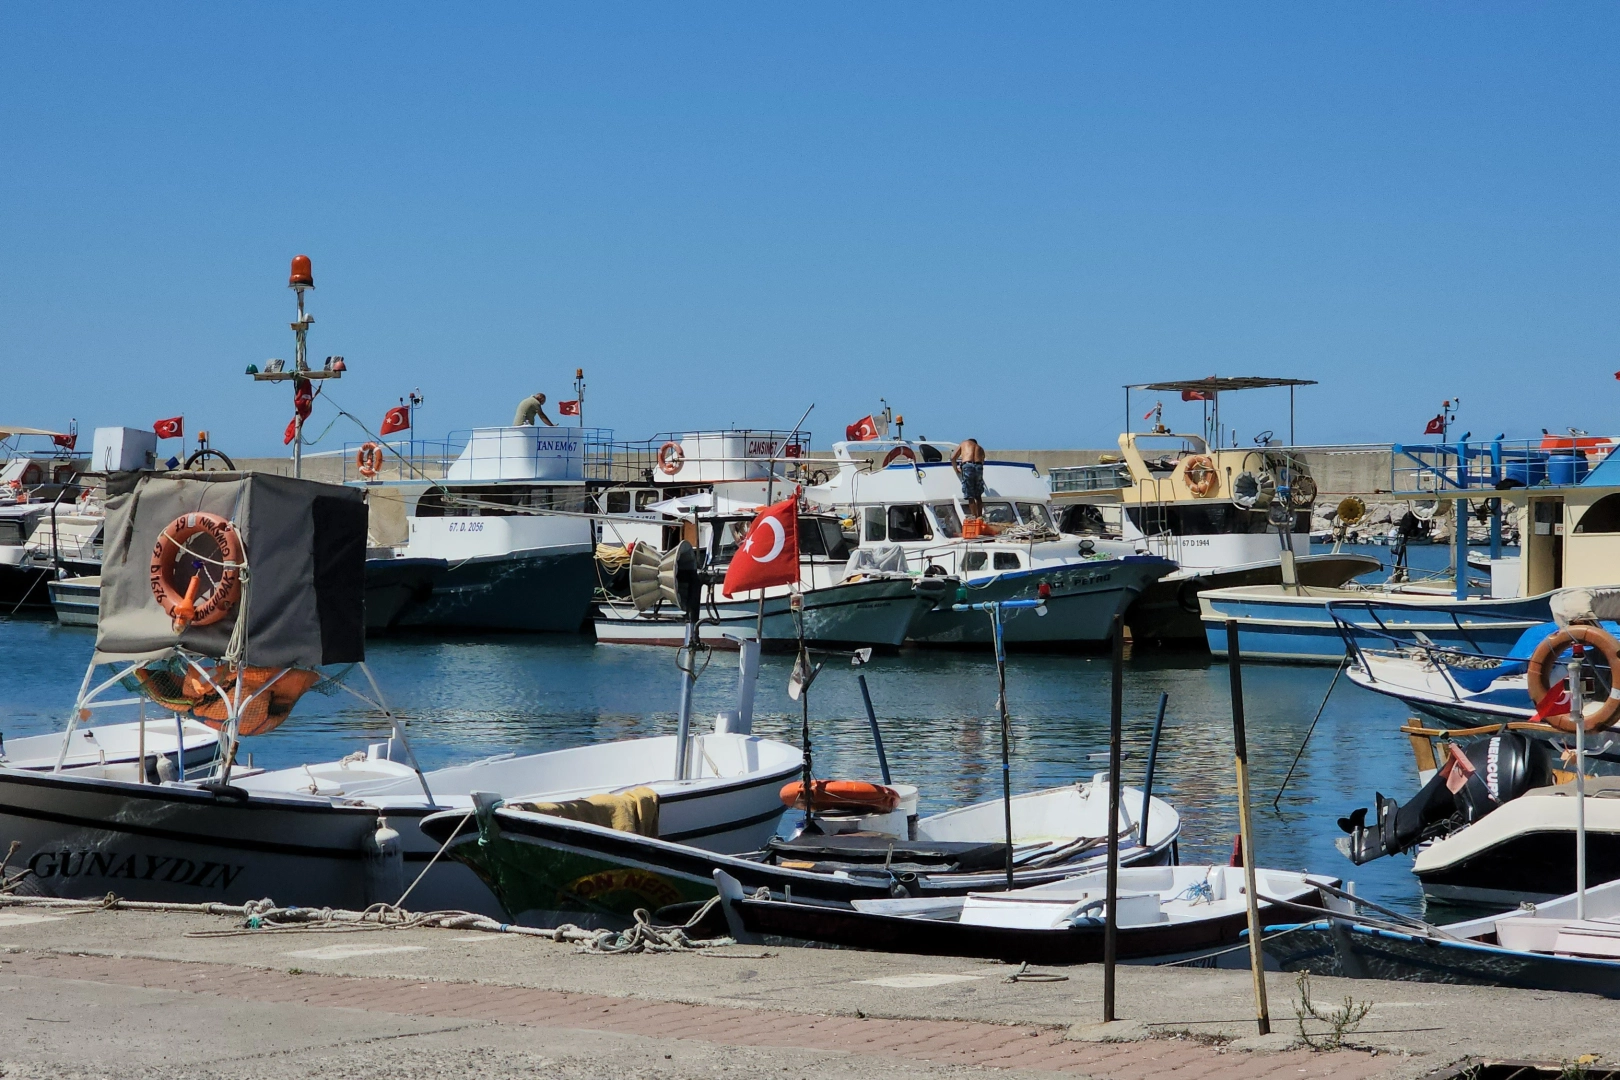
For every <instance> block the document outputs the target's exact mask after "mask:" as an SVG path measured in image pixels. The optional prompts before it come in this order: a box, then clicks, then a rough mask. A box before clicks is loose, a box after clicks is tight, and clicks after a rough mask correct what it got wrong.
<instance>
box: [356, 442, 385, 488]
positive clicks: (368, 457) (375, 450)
mask: <svg viewBox="0 0 1620 1080" xmlns="http://www.w3.org/2000/svg"><path fill="white" fill-rule="evenodd" d="M354 464H355V467H356V468H358V469H359V470H360V475H361V476H363V477H365V478H366V479H367V480H370V479H372V478H373V477H375V476H376V475H377V474H378V473H380V472H382V467H383V453H382V447H381V446H378V445H377V444H376V443H374V442H368V443H365V444H364V445H362V446H361V447H360V449H359V451H358V452H357V453H356V454H355V455H354Z"/></svg>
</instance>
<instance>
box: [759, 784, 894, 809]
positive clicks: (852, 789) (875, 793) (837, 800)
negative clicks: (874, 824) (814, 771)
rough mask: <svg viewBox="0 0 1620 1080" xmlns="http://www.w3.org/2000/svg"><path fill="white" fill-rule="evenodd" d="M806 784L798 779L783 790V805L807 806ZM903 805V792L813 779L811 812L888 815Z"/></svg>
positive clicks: (786, 785) (811, 785)
mask: <svg viewBox="0 0 1620 1080" xmlns="http://www.w3.org/2000/svg"><path fill="white" fill-rule="evenodd" d="M803 793H804V782H803V781H800V780H795V781H793V783H791V784H785V785H783V787H782V793H781V794H782V805H783V806H789V807H798V808H800V809H802V808H803V807H804V794H803ZM899 805H900V793H899V792H898V791H896V790H894V788H892V787H884V786H883V785H882V784H869V783H867V782H866V781H864V780H812V781H811V782H810V809H811V811H812V812H816V811H824V810H857V811H863V812H865V813H868V814H887V813H888V812H889V811H891V810H893V809H894V808H895V807H897V806H899Z"/></svg>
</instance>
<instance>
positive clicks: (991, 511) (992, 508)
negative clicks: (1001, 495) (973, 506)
mask: <svg viewBox="0 0 1620 1080" xmlns="http://www.w3.org/2000/svg"><path fill="white" fill-rule="evenodd" d="M984 520H986V521H988V522H989V523H990V524H992V525H1016V524H1018V518H1017V517H1016V516H1015V515H1014V514H1013V506H1012V503H1010V502H987V503H985V504H984Z"/></svg>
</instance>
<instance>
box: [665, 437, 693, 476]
mask: <svg viewBox="0 0 1620 1080" xmlns="http://www.w3.org/2000/svg"><path fill="white" fill-rule="evenodd" d="M685 465H686V451H685V450H682V449H681V444H680V443H678V442H667V443H665V444H664V445H663V446H660V447H659V448H658V471H659V472H661V473H663V474H664V475H665V476H674V475H675V474H676V473H678V472H680V471H681V469H682V468H683V467H684V466H685Z"/></svg>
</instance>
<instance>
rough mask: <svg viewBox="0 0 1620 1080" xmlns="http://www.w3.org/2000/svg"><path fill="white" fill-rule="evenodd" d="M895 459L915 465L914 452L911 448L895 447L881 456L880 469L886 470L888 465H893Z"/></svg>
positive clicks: (915, 456) (915, 457)
mask: <svg viewBox="0 0 1620 1080" xmlns="http://www.w3.org/2000/svg"><path fill="white" fill-rule="evenodd" d="M896 458H905V459H906V460H907V461H909V462H911V463H912V464H914V465H915V464H916V463H917V453H916V451H914V450H912V448H911V447H909V446H897V447H895V448H894V449H893V450H890V451H889V452H888V453H887V454H884V455H883V466H882V467H883V468H885V469H887V468H888V467H889V466H890V465H893V464H894V462H895V459H896Z"/></svg>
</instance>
